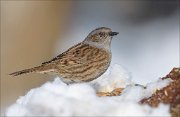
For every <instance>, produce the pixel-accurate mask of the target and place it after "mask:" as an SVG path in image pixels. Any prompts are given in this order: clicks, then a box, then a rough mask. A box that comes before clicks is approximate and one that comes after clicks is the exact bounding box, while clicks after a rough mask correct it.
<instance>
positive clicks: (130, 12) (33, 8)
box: [0, 0, 180, 115]
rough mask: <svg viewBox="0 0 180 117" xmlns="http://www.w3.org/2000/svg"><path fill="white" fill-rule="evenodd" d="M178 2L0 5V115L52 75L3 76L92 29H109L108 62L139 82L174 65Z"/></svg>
mask: <svg viewBox="0 0 180 117" xmlns="http://www.w3.org/2000/svg"><path fill="white" fill-rule="evenodd" d="M179 20H180V19H179V2H178V1H176V0H160V1H154V0H152V1H151V0H149V1H142V0H128V1H125V0H119V1H116V0H114V1H106V0H94V1H90V0H89V1H81V0H80V1H1V72H0V74H1V115H3V114H4V113H5V110H6V108H7V107H8V106H9V105H11V104H13V103H14V102H15V101H16V99H17V98H19V96H23V95H25V94H26V92H28V91H29V90H30V89H32V88H35V87H38V86H40V85H42V84H43V83H45V82H47V81H52V80H53V78H54V77H55V76H49V75H42V74H29V75H22V76H19V77H16V78H13V77H11V76H9V75H8V74H9V73H11V72H14V71H17V70H21V69H24V68H30V67H34V66H37V65H40V64H41V63H42V62H44V61H48V60H50V59H52V58H53V57H55V56H57V55H58V54H60V53H62V52H63V51H65V50H66V49H68V48H69V47H71V46H72V45H74V44H76V43H78V42H80V41H82V40H83V39H84V38H85V37H86V36H87V35H88V33H89V32H90V31H92V30H94V29H95V28H97V27H102V26H103V27H109V28H111V29H112V30H113V31H117V32H119V35H118V36H116V37H115V38H114V39H113V42H112V53H113V60H112V63H111V64H114V63H118V64H120V65H122V66H123V67H124V68H125V69H126V70H127V71H129V73H130V74H131V76H132V80H133V81H134V82H136V83H139V84H143V85H144V84H146V83H148V82H152V81H155V80H157V79H158V78H159V77H163V76H165V75H166V74H167V73H168V72H169V71H170V70H171V69H172V68H173V67H179V25H180V24H179Z"/></svg>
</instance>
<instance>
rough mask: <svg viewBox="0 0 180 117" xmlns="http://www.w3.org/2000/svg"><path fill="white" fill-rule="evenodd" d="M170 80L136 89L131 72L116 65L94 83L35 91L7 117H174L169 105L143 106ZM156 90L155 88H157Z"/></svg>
mask: <svg viewBox="0 0 180 117" xmlns="http://www.w3.org/2000/svg"><path fill="white" fill-rule="evenodd" d="M169 82H170V80H167V81H158V83H157V82H155V83H152V84H149V85H148V86H147V88H146V89H144V87H142V86H136V85H134V83H133V82H132V81H131V80H130V76H129V74H128V72H126V71H125V70H124V69H123V68H122V67H121V66H120V65H113V67H111V68H110V70H109V71H108V72H106V74H104V75H103V76H101V78H99V79H97V80H96V81H93V82H91V83H79V84H72V85H66V84H64V83H63V82H62V81H61V80H60V78H55V80H54V81H53V82H47V83H45V84H44V85H42V86H41V87H38V88H34V89H31V90H30V91H29V92H28V93H27V94H26V95H25V96H22V97H20V98H19V99H18V100H17V101H16V103H15V104H13V105H12V106H10V107H9V108H8V109H7V112H6V116H43V115H44V116H88V115H91V116H100V115H101V116H170V113H169V105H164V104H160V105H159V107H158V108H151V107H150V106H148V105H140V104H139V103H138V102H139V101H140V99H142V98H143V97H146V96H149V94H148V92H152V91H153V90H154V89H156V88H162V87H164V86H166V85H168V83H169ZM154 87H155V88H154ZM115 88H125V89H124V91H123V92H122V94H121V95H120V96H114V97H98V96H96V91H111V90H113V89H115Z"/></svg>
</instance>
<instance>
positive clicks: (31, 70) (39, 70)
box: [9, 66, 49, 76]
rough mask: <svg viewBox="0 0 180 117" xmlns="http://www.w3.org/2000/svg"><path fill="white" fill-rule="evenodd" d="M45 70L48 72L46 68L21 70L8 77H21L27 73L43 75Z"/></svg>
mask: <svg viewBox="0 0 180 117" xmlns="http://www.w3.org/2000/svg"><path fill="white" fill-rule="evenodd" d="M46 70H49V67H48V66H38V67H33V68H30V69H24V70H21V71H17V72H13V73H11V74H9V75H12V76H19V75H22V74H29V73H34V72H38V73H41V72H42V73H45V72H46Z"/></svg>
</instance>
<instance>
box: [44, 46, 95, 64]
mask: <svg viewBox="0 0 180 117" xmlns="http://www.w3.org/2000/svg"><path fill="white" fill-rule="evenodd" d="M93 48H94V47H92V46H89V45H88V44H84V43H79V44H77V45H75V46H73V47H71V48H69V49H68V50H67V51H65V52H63V53H62V54H60V55H58V56H57V57H55V58H53V59H52V60H50V61H47V62H44V63H42V64H49V63H56V62H58V63H60V64H62V65H63V64H64V65H66V64H68V63H69V64H83V63H84V62H86V61H87V60H86V59H88V57H89V59H90V57H93V53H92V51H91V52H89V50H92V49H93ZM94 49H95V48H94ZM94 51H95V50H94ZM88 52H89V54H87V53H88Z"/></svg>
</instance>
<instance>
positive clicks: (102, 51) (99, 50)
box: [9, 27, 119, 84]
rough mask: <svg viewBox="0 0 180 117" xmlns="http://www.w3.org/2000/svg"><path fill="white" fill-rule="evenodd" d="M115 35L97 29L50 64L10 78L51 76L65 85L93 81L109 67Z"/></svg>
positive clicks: (20, 72)
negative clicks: (30, 75) (30, 74)
mask: <svg viewBox="0 0 180 117" xmlns="http://www.w3.org/2000/svg"><path fill="white" fill-rule="evenodd" d="M118 34H119V33H118V32H113V31H112V30H111V29H110V28H107V27H99V28H96V29H94V30H93V31H91V32H90V33H89V34H88V36H87V37H86V38H85V39H84V40H83V41H82V42H80V43H78V44H76V45H74V46H72V47H71V48H69V49H68V50H67V51H65V52H63V53H61V54H59V55H58V56H56V57H55V58H53V59H51V60H50V61H47V62H44V63H42V64H41V65H39V66H37V67H33V68H29V69H24V70H21V71H17V72H13V73H11V74H9V75H12V76H19V75H22V74H29V73H41V74H53V75H57V76H59V77H60V78H61V80H62V81H63V82H64V83H66V84H71V83H81V82H89V81H92V80H94V79H97V78H98V77H99V76H101V75H102V74H103V73H104V72H105V71H106V70H107V69H108V67H109V66H110V63H111V58H112V53H111V41H112V38H113V36H115V35H118Z"/></svg>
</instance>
